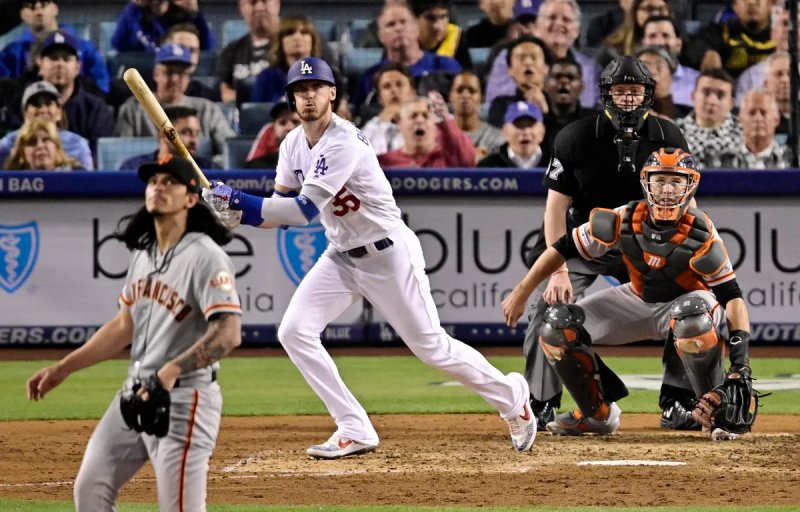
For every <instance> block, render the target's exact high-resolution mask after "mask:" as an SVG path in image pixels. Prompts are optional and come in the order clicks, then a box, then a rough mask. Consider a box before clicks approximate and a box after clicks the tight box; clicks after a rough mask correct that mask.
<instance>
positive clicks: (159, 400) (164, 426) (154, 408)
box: [119, 374, 171, 437]
mask: <svg viewBox="0 0 800 512" xmlns="http://www.w3.org/2000/svg"><path fill="white" fill-rule="evenodd" d="M140 389H144V390H145V391H147V394H148V398H147V400H143V399H142V397H141V395H139V390H140ZM170 403H171V401H170V395H169V391H167V390H166V389H164V386H163V385H162V384H161V381H160V380H159V379H158V376H157V375H156V374H153V375H151V376H150V378H149V379H147V380H146V381H145V382H138V383H136V384H135V385H134V386H133V388H132V389H131V390H130V391H126V392H124V393H123V394H122V398H121V399H120V402H119V408H120V411H121V412H122V419H124V420H125V424H126V425H128V426H129V427H130V428H132V429H133V430H135V431H136V432H145V433H147V434H151V435H154V436H156V437H164V436H166V435H167V431H168V430H169V409H170Z"/></svg>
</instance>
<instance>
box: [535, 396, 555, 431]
mask: <svg viewBox="0 0 800 512" xmlns="http://www.w3.org/2000/svg"><path fill="white" fill-rule="evenodd" d="M531 411H533V414H534V416H536V426H537V427H538V428H539V430H545V429H546V428H547V424H548V423H550V422H551V421H555V419H556V407H555V406H554V405H553V403H552V402H550V401H549V400H545V401H544V402H541V401H539V400H536V399H535V398H531Z"/></svg>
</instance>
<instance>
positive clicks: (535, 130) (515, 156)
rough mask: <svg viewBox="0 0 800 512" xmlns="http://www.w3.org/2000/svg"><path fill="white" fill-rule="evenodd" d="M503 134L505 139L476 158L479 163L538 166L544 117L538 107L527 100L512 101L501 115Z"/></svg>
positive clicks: (485, 165) (524, 166)
mask: <svg viewBox="0 0 800 512" xmlns="http://www.w3.org/2000/svg"><path fill="white" fill-rule="evenodd" d="M503 121H504V122H503V135H504V136H505V138H506V140H507V141H508V142H507V143H505V144H503V145H502V146H500V149H498V150H497V151H495V152H494V153H491V154H490V155H489V156H487V157H486V158H484V159H483V160H481V161H480V162H478V167H516V168H519V169H532V168H534V167H540V164H541V161H542V148H541V144H542V140H544V117H543V116H542V111H541V110H539V107H537V106H536V105H534V104H533V103H529V102H526V101H515V102H514V103H511V104H510V105H509V106H508V109H507V110H506V114H505V116H504V117H503Z"/></svg>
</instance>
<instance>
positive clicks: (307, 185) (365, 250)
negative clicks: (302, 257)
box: [204, 57, 536, 459]
mask: <svg viewBox="0 0 800 512" xmlns="http://www.w3.org/2000/svg"><path fill="white" fill-rule="evenodd" d="M286 90H287V100H288V102H289V105H290V107H291V108H292V110H296V111H297V113H298V115H299V117H300V120H301V122H302V126H299V127H298V128H296V129H294V130H292V131H291V132H290V133H289V135H288V136H287V137H286V139H285V140H284V141H283V143H282V144H281V147H280V157H279V160H278V167H277V177H276V180H275V183H276V185H275V195H276V196H284V197H272V198H267V199H264V198H261V197H255V196H250V195H247V194H244V193H242V192H241V191H238V190H235V189H231V188H230V187H228V186H226V185H224V184H222V183H218V184H217V185H216V186H214V188H213V189H212V190H210V191H209V190H206V191H204V196H205V197H206V199H207V200H209V202H210V203H211V204H212V205H213V206H214V208H215V209H217V210H218V211H220V212H221V214H222V215H223V216H224V217H226V216H227V217H234V216H238V215H242V217H241V222H243V223H245V224H250V225H253V226H258V227H262V228H272V227H278V226H281V225H306V224H308V223H309V221H310V220H312V219H314V218H315V217H316V216H317V215H320V217H321V222H322V224H323V226H325V231H326V233H327V237H328V240H329V242H330V243H329V244H328V249H327V250H326V252H325V253H324V254H323V255H322V256H321V257H320V259H319V261H318V262H317V263H316V265H315V266H314V267H313V268H312V269H311V271H310V272H309V273H308V274H307V275H306V276H305V278H304V279H303V281H302V282H301V283H300V286H299V287H298V288H297V291H296V292H295V294H294V296H293V297H292V300H291V301H290V303H289V307H288V309H287V310H286V313H285V314H284V317H283V320H282V321H281V325H280V328H279V329H278V338H279V340H280V342H281V344H282V345H283V347H284V349H285V350H286V352H287V353H288V355H289V357H290V358H291V360H292V362H294V364H295V365H296V366H297V368H298V369H299V370H300V373H302V375H303V377H305V379H306V381H307V382H308V384H309V385H310V386H311V388H312V389H313V390H314V391H315V392H316V394H317V395H318V396H319V397H320V398H321V399H322V401H323V402H324V403H325V406H326V407H327V408H328V411H329V412H330V414H331V415H332V416H333V419H334V421H335V422H336V426H337V430H336V432H334V434H333V435H332V436H331V437H330V439H328V440H327V441H325V442H323V443H321V444H318V445H314V446H311V447H310V448H309V449H308V450H307V453H308V455H309V456H311V457H314V458H323V459H335V458H339V457H345V456H348V455H356V454H361V453H365V452H369V451H373V450H374V449H375V448H376V447H377V446H378V442H379V439H378V434H377V432H376V431H375V428H374V427H373V426H372V423H371V422H370V419H369V417H368V416H367V413H366V411H364V408H363V407H362V406H361V404H359V403H358V401H357V400H356V398H355V397H354V396H353V394H352V393H351V392H350V390H349V389H348V388H347V386H345V384H344V382H343V381H342V378H341V377H340V376H339V372H338V371H337V369H336V365H335V364H334V362H333V360H332V359H331V357H330V355H329V354H328V353H327V352H326V351H325V349H324V348H323V346H322V343H321V341H320V334H321V333H322V331H323V330H324V329H325V326H326V325H327V324H328V323H330V322H331V321H333V320H334V319H336V317H338V316H339V315H340V314H341V313H342V312H344V311H345V310H346V309H347V308H348V307H350V306H351V305H352V304H353V303H355V302H356V301H358V300H360V299H361V298H366V299H367V300H369V302H370V303H371V304H372V305H373V306H374V307H375V308H376V309H377V310H378V311H380V313H381V314H382V315H383V316H384V317H385V318H386V319H387V320H388V322H389V323H390V324H391V325H392V327H393V328H394V329H395V330H396V331H397V333H398V334H399V335H400V336H401V337H402V339H403V341H404V342H405V343H406V344H407V345H408V347H409V348H410V349H411V350H412V351H413V352H414V354H415V355H416V356H417V357H419V358H420V359H421V360H422V361H424V362H425V363H427V364H429V365H431V366H433V367H435V368H438V369H440V370H442V371H444V372H446V373H447V374H449V375H450V376H452V377H453V378H455V379H457V380H458V381H460V382H461V383H463V384H464V385H465V386H467V387H469V388H470V389H472V390H474V391H476V392H477V393H478V394H480V395H481V396H482V397H483V398H484V399H485V400H486V401H487V402H488V403H489V404H491V405H492V406H493V407H494V408H496V409H497V410H498V411H499V412H500V415H501V416H502V417H503V418H504V419H506V420H507V421H508V423H509V425H510V428H511V438H512V443H513V446H514V448H515V449H517V450H518V451H525V450H528V449H530V447H531V446H532V445H533V441H534V438H535V435H536V421H535V418H534V417H533V415H532V414H531V411H530V408H529V405H528V385H527V383H526V381H525V379H524V378H523V377H522V375H520V374H518V373H512V374H509V375H504V374H503V373H501V372H500V371H499V370H497V369H496V368H495V367H493V366H492V365H491V364H489V362H488V361H487V360H486V358H484V357H483V356H482V355H481V354H480V353H479V352H478V351H476V350H474V349H473V348H471V347H469V346H467V345H466V344H464V343H463V342H461V341H459V340H456V339H453V338H451V337H450V336H448V335H447V334H446V333H445V331H444V329H443V328H442V327H441V325H440V322H439V316H438V313H437V311H436V307H435V305H434V302H433V299H432V297H431V294H430V284H429V282H428V278H427V276H426V274H425V261H424V257H423V254H422V248H421V246H420V243H419V240H418V239H417V237H416V235H415V234H414V232H413V231H411V230H410V229H409V228H408V227H407V226H406V225H405V224H404V223H403V221H402V219H401V217H400V210H399V208H398V207H397V205H396V203H395V201H394V197H393V196H392V189H391V186H390V185H389V182H388V180H387V179H386V177H385V175H384V173H383V170H382V169H381V168H380V166H379V164H378V160H377V158H376V156H375V152H374V150H373V149H372V147H371V146H370V144H369V141H368V140H367V138H366V137H365V136H364V135H363V134H361V132H359V131H358V129H357V128H356V127H355V126H354V125H353V124H352V123H350V122H349V121H345V120H344V119H341V118H339V117H338V116H336V115H335V114H333V113H332V112H331V102H332V101H333V99H334V98H335V97H336V87H335V82H334V80H333V74H332V73H331V70H330V68H329V67H328V65H327V64H326V63H325V61H323V60H322V59H318V58H313V57H309V58H306V59H303V60H300V61H297V62H296V63H295V64H293V65H292V67H291V68H290V70H289V74H288V85H287V86H286ZM298 194H299V195H298ZM293 195H294V196H296V197H290V196H293ZM230 210H233V211H230ZM234 220H235V219H234Z"/></svg>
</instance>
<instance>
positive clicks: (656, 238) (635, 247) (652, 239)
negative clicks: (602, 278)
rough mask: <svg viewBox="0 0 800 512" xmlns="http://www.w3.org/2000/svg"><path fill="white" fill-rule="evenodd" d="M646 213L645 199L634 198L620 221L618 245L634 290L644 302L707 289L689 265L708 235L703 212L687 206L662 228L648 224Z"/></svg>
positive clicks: (661, 300) (663, 299)
mask: <svg viewBox="0 0 800 512" xmlns="http://www.w3.org/2000/svg"><path fill="white" fill-rule="evenodd" d="M647 216H648V209H647V202H646V201H634V202H631V203H630V204H628V207H627V208H626V209H625V215H624V216H623V218H622V222H621V223H620V247H621V249H622V254H623V260H624V261H625V265H626V266H627V268H628V273H629V274H630V277H631V284H632V285H633V288H634V291H636V293H637V294H638V295H639V296H640V297H642V299H643V300H644V301H645V302H668V301H671V300H674V299H676V298H678V297H680V296H681V295H683V294H684V293H686V292H687V291H691V290H707V289H708V286H707V285H706V284H705V282H704V281H703V280H702V278H701V277H700V276H699V275H698V274H697V273H696V272H694V271H693V270H692V268H691V267H690V265H689V262H690V260H691V259H692V258H693V257H694V256H696V255H697V253H698V251H699V250H700V248H702V247H703V245H704V244H705V243H706V242H707V241H708V239H709V238H710V237H711V231H710V228H709V226H708V224H707V223H706V220H705V219H706V217H705V215H704V214H703V212H701V211H700V210H697V209H694V208H690V209H689V210H687V211H686V213H684V214H683V216H682V217H681V218H680V220H679V221H678V223H677V225H675V226H672V227H670V228H668V229H664V230H657V229H655V228H653V227H651V226H650V225H649V224H647V223H646V222H645V221H646V220H647Z"/></svg>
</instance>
